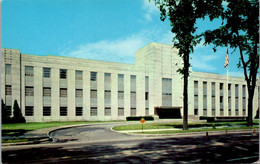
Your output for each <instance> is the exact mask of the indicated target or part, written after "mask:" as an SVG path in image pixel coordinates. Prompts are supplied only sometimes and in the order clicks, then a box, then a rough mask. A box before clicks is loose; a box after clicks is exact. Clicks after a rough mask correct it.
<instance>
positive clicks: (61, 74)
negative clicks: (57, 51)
mask: <svg viewBox="0 0 260 164" xmlns="http://www.w3.org/2000/svg"><path fill="white" fill-rule="evenodd" d="M60 78H61V79H66V78H67V70H66V69H60Z"/></svg>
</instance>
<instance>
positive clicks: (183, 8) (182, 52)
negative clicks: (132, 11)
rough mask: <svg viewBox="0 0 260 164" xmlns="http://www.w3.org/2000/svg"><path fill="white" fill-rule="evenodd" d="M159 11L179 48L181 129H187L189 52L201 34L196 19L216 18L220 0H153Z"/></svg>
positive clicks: (174, 43)
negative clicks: (198, 32)
mask: <svg viewBox="0 0 260 164" xmlns="http://www.w3.org/2000/svg"><path fill="white" fill-rule="evenodd" d="M153 1H154V3H155V5H156V6H157V7H158V9H159V10H160V11H161V17H160V18H161V20H162V21H164V20H165V19H166V18H169V20H170V25H171V26H172V29H171V32H172V33H174V34H175V36H174V38H173V46H174V47H175V48H177V49H178V50H179V53H178V54H179V56H180V57H181V58H182V59H183V63H184V65H183V68H180V69H178V70H177V72H178V73H180V74H182V75H183V78H184V80H183V83H184V85H183V86H184V89H183V129H185V130H187V129H188V76H189V67H190V61H189V60H190V57H189V54H190V53H192V52H193V50H194V46H196V45H197V44H198V43H200V41H201V36H202V35H201V34H196V33H195V32H196V29H197V27H196V26H195V24H196V20H197V19H204V18H205V16H209V17H210V19H211V20H212V19H214V18H217V17H218V16H219V15H220V14H221V11H222V9H223V8H222V6H221V3H222V0H153Z"/></svg>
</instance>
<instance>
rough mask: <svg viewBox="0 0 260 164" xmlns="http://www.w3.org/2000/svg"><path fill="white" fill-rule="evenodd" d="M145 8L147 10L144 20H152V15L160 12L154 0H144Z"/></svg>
mask: <svg viewBox="0 0 260 164" xmlns="http://www.w3.org/2000/svg"><path fill="white" fill-rule="evenodd" d="M142 8H143V10H144V11H145V14H144V20H145V21H151V20H152V15H153V14H156V13H159V9H158V8H157V7H156V6H155V4H154V2H153V0H150V1H149V0H143V7H142Z"/></svg>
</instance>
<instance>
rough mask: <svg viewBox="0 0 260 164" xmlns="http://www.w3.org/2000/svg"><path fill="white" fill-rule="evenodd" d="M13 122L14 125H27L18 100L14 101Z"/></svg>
mask: <svg viewBox="0 0 260 164" xmlns="http://www.w3.org/2000/svg"><path fill="white" fill-rule="evenodd" d="M13 109H14V110H13V118H12V119H13V122H14V123H25V122H26V121H25V118H24V117H23V115H22V112H21V109H20V107H19V105H18V103H17V100H14V106H13Z"/></svg>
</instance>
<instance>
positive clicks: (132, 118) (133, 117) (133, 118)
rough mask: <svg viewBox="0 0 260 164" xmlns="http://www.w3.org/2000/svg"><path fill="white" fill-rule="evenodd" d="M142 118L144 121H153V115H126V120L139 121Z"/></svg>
mask: <svg viewBox="0 0 260 164" xmlns="http://www.w3.org/2000/svg"><path fill="white" fill-rule="evenodd" d="M142 118H144V119H145V120H146V121H153V120H154V118H153V116H129V117H126V121H139V120H141V119H142Z"/></svg>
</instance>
